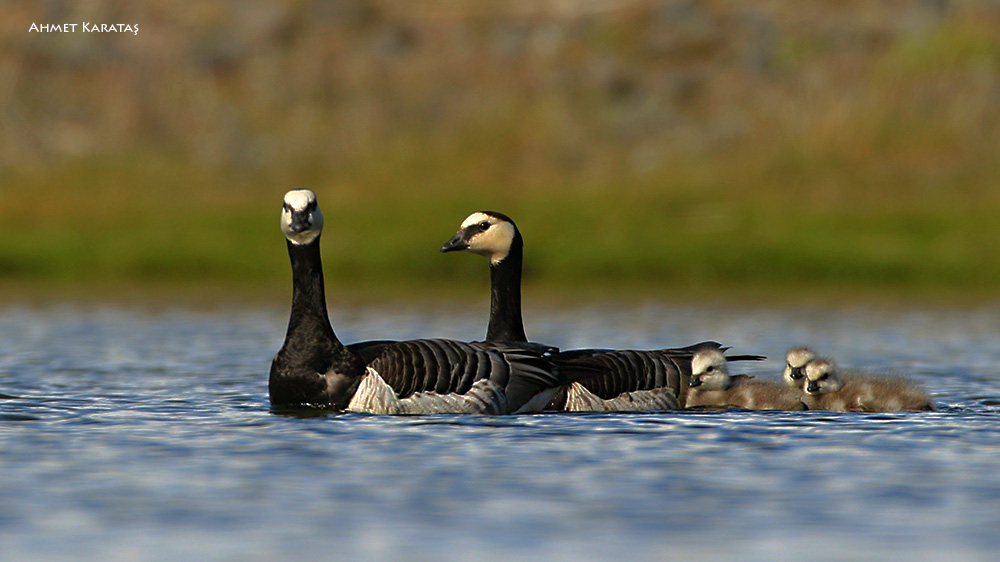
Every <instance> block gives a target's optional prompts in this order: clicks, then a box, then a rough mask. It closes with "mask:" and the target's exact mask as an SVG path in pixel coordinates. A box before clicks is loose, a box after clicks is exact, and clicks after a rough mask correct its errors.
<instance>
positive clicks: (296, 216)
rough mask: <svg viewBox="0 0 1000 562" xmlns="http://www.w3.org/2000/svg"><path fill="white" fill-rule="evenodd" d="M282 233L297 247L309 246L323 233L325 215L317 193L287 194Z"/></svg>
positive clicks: (282, 216)
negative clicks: (320, 206)
mask: <svg viewBox="0 0 1000 562" xmlns="http://www.w3.org/2000/svg"><path fill="white" fill-rule="evenodd" d="M281 231H282V232H284V233H285V238H288V240H289V241H290V242H291V243H292V244H296V245H302V244H308V243H310V242H312V241H313V240H315V239H316V238H317V237H318V236H319V235H320V233H321V232H323V213H322V211H320V209H319V204H318V203H317V202H316V194H315V193H313V192H312V191H310V190H308V189H295V190H292V191H289V192H288V193H286V194H285V201H284V206H283V207H282V209H281Z"/></svg>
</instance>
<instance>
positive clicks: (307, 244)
mask: <svg viewBox="0 0 1000 562" xmlns="http://www.w3.org/2000/svg"><path fill="white" fill-rule="evenodd" d="M323 222H324V221H323V214H322V212H321V211H320V208H319V205H318V203H317V201H316V195H315V194H314V193H313V192H312V191H310V190H307V189H299V190H293V191H289V192H288V193H287V194H286V195H285V198H284V206H283V208H282V212H281V229H282V231H283V232H284V234H285V238H286V241H287V247H288V255H289V259H290V261H291V266H292V308H291V313H290V315H289V320H288V330H287V332H286V335H285V340H284V343H283V344H282V346H281V349H280V350H279V351H278V353H277V354H276V355H275V357H274V360H273V361H272V363H271V371H270V376H269V381H268V390H269V394H270V399H271V404H272V406H273V407H276V408H299V407H309V408H322V409H331V410H349V411H358V412H371V413H382V414H431V413H478V414H507V413H519V412H532V411H539V410H541V409H542V407H544V406H545V404H546V403H547V402H548V401H549V399H550V398H551V395H552V394H553V393H554V392H555V391H556V389H557V388H559V387H561V386H563V385H565V384H567V383H568V379H566V378H564V376H563V375H562V374H561V373H560V371H559V369H558V367H557V365H556V362H554V361H553V360H552V359H551V358H547V357H544V356H543V355H542V354H541V353H538V352H536V351H534V350H530V349H526V348H521V347H518V346H515V345H483V344H475V343H468V342H461V341H455V340H447V339H422V340H409V341H370V342H359V343H355V344H351V345H346V346H345V345H344V344H343V343H341V341H340V340H339V339H338V338H337V335H336V334H335V333H334V330H333V327H332V325H331V324H330V319H329V315H328V312H327V306H326V294H325V287H324V279H323V264H322V259H321V255H320V235H321V233H322V230H323Z"/></svg>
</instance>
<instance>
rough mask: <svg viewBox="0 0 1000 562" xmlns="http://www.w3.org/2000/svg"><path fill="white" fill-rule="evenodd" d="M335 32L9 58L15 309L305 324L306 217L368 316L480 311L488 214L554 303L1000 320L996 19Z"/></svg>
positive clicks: (329, 26)
mask: <svg viewBox="0 0 1000 562" xmlns="http://www.w3.org/2000/svg"><path fill="white" fill-rule="evenodd" d="M57 4H60V3H58V2H56V3H48V4H42V3H32V2H27V3H21V4H19V6H21V7H22V8H24V7H26V6H27V7H29V8H32V9H27V8H26V9H18V10H14V9H13V8H10V9H9V10H8V8H0V15H3V16H5V17H4V18H0V19H3V20H4V21H7V22H9V26H10V29H11V30H17V29H21V27H18V26H22V24H23V26H22V27H23V28H24V29H27V27H28V25H29V23H30V22H31V21H36V20H38V21H44V20H45V18H46V17H48V16H49V15H51V14H48V15H47V13H46V12H45V10H46V9H47V8H44V6H55V5H57ZM99 4H100V5H103V4H102V2H97V3H94V5H99ZM175 4H176V5H175ZM320 4H322V3H320ZM320 4H315V3H298V2H280V3H275V7H274V8H273V9H271V10H258V11H253V10H251V11H245V10H243V9H242V8H241V4H240V3H238V2H229V1H226V0H216V1H213V2H208V3H205V5H206V6H208V7H207V8H204V9H203V10H201V11H195V12H192V11H189V10H188V8H186V7H185V5H184V3H171V2H167V3H165V4H162V5H160V7H159V8H157V9H156V10H153V9H152V8H144V7H142V6H141V5H137V6H135V7H122V6H119V7H118V8H116V9H120V10H121V11H122V13H121V14H120V16H121V18H120V19H122V21H126V20H127V21H139V22H140V25H141V26H142V29H143V30H144V32H143V33H140V34H139V35H136V36H130V37H124V36H122V37H117V36H115V37H110V36H109V37H97V36H86V35H82V34H80V35H65V36H59V37H55V36H41V35H38V34H30V35H29V34H27V33H21V32H20V31H17V32H13V31H12V32H11V33H8V34H6V35H5V37H4V39H3V41H2V42H0V76H3V77H4V78H5V79H4V80H3V83H4V84H5V87H4V88H2V89H0V108H2V109H4V114H5V120H4V126H3V127H0V182H2V185H3V192H2V194H0V240H2V242H3V243H2V244H0V285H3V286H5V287H9V288H12V290H16V289H15V288H16V287H22V288H24V290H25V291H26V292H30V291H32V290H36V289H40V290H41V291H42V292H48V291H60V292H70V293H72V292H84V293H87V292H90V293H95V294H105V293H118V292H128V293H135V292H138V293H139V294H142V292H143V291H145V290H149V291H153V290H155V291H166V292H169V291H170V290H171V288H172V287H173V288H175V289H176V290H178V291H182V292H188V291H190V292H198V291H204V292H206V293H211V292H213V291H218V292H219V293H222V294H248V295H274V296H276V297H284V296H285V294H286V292H287V282H288V267H287V263H286V255H285V250H284V246H283V244H284V241H283V239H282V237H281V236H280V234H279V231H278V228H277V217H278V213H279V210H280V199H281V196H282V194H283V193H284V192H285V191H286V190H287V189H289V188H293V187H309V188H312V189H314V190H315V191H317V193H318V194H319V196H320V200H321V203H322V205H323V207H324V210H325V214H326V217H327V231H326V234H325V253H326V262H327V265H328V269H329V271H330V274H329V275H328V278H329V279H328V280H329V282H330V283H331V284H332V285H335V286H336V287H337V288H338V289H339V290H341V291H343V292H346V293H351V294H359V295H362V294H363V295H376V296H378V295H382V296H385V295H413V294H417V295H429V294H430V295H433V294H444V295H450V294H452V292H454V291H459V292H467V293H468V294H472V295H475V294H479V291H482V290H483V289H484V281H485V272H484V268H485V265H484V264H483V263H482V260H481V259H479V258H477V257H474V256H465V255H461V256H453V255H447V256H445V255H440V254H439V253H438V252H437V248H438V246H439V245H440V244H441V243H442V242H443V241H444V240H446V239H447V238H448V237H449V236H450V235H451V234H452V233H453V232H454V230H455V228H456V227H457V226H458V224H459V223H460V221H461V220H462V219H463V218H464V217H465V216H466V215H467V214H469V213H470V212H472V211H474V210H480V209H493V210H498V211H503V212H506V213H507V214H509V215H511V216H513V217H514V218H515V219H516V220H517V221H518V224H519V226H520V227H521V229H522V231H523V233H524V235H525V238H526V241H527V248H526V252H527V260H528V263H527V265H526V272H525V274H526V283H527V284H528V286H529V287H530V288H531V290H534V291H538V292H539V293H540V294H544V295H550V296H552V298H559V297H558V296H559V295H563V294H566V293H575V294H585V293H593V294H599V295H608V296H613V297H630V296H634V295H643V296H649V297H654V298H667V299H669V298H688V297H697V298H718V297H719V296H720V295H722V296H724V297H725V298H729V299H732V300H740V299H742V298H754V299H769V300H775V299H776V300H781V299H784V298H805V299H809V298H816V299H850V298H853V297H860V296H864V298H868V299H873V300H878V299H882V298H903V299H914V300H923V299H937V300H940V299H947V300H968V301H976V300H979V299H991V300H993V299H1000V251H998V244H1000V226H998V221H997V220H996V217H998V216H1000V189H997V186H1000V133H998V131H1000V104H998V103H997V100H998V99H1000V9H998V8H997V7H996V6H995V5H994V4H991V3H986V2H954V3H928V2H922V1H916V0H914V1H902V2H894V3H891V5H890V4H885V3H882V4H877V5H876V4H872V3H860V2H859V3H851V2H847V3H821V4H815V5H810V6H805V5H803V4H802V3H801V2H793V1H791V0H788V1H781V2H774V3H769V4H768V5H767V6H766V7H762V6H745V5H744V3H741V2H727V1H721V2H716V1H711V2H709V1H693V2H689V1H684V2H680V1H677V2H669V1H668V2H653V1H647V0H636V1H632V2H620V3H608V4H607V5H605V4H603V3H573V2H570V3H563V4H564V6H563V8H564V11H558V10H555V11H553V10H554V9H553V10H548V9H542V8H539V9H535V8H531V7H530V6H527V5H521V4H520V3H517V2H512V3H502V4H491V3H485V2H480V1H476V0H468V1H462V2H453V3H447V4H440V5H439V4H438V3H435V2H430V3H426V4H425V3H421V4H420V7H419V8H413V9H409V8H403V7H399V6H395V5H394V4H392V3H383V2H378V1H365V0H361V1H359V2H356V3H351V5H350V6H349V7H342V8H337V9H333V12H330V11H328V10H326V9H325V8H323V7H322V6H321V5H320ZM563 4H560V5H563ZM108 5H110V3H109V4H108ZM116 6H117V5H116ZM345 6H346V5H345ZM4 10H7V11H4ZM150 10H152V11H150ZM157 10H158V11H157ZM338 10H341V11H338ZM57 11H58V10H57ZM57 15H58V14H57ZM84 15H85V14H84ZM53 17H55V16H53ZM546 298H548V297H546Z"/></svg>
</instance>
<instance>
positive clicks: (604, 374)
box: [441, 211, 763, 411]
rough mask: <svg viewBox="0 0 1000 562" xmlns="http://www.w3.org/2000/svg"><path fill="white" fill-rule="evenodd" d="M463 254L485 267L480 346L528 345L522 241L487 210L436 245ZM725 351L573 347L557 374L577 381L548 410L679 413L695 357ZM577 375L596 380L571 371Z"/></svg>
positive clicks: (562, 356)
mask: <svg viewBox="0 0 1000 562" xmlns="http://www.w3.org/2000/svg"><path fill="white" fill-rule="evenodd" d="M463 250H464V251H468V252H472V253H474V254H479V255H481V256H484V257H485V258H486V259H487V260H489V264H490V281H491V297H490V320H489V325H488V327H487V329H486V340H485V341H486V342H487V343H491V344H501V343H515V344H519V345H525V344H527V345H535V346H539V347H540V348H546V347H547V346H544V345H541V344H533V343H528V338H527V336H526V335H525V332H524V323H523V320H522V318H521V268H522V262H523V259H524V241H523V238H522V237H521V232H520V230H518V228H517V225H516V224H514V221H513V220H511V218H510V217H508V216H507V215H504V214H502V213H497V212H494V211H480V212H476V213H472V214H471V215H469V216H468V217H467V218H466V219H465V220H464V221H463V222H462V225H461V227H459V230H458V232H456V233H455V235H454V236H452V237H451V239H450V240H448V241H447V242H445V243H444V244H443V245H442V246H441V251H442V252H455V251H463ZM705 349H715V350H719V351H720V352H724V351H725V350H726V349H728V348H726V347H723V346H722V345H721V344H719V343H716V342H702V343H697V344H694V345H691V346H687V347H680V348H669V349H658V350H632V349H578V350H572V351H564V352H560V353H556V354H555V355H554V357H556V358H558V359H559V360H560V361H563V362H565V363H564V364H563V365H562V369H563V371H564V372H565V373H567V374H568V375H570V376H575V378H578V379H579V380H577V381H575V382H572V383H570V384H567V385H566V386H564V387H563V388H562V389H560V391H559V392H558V393H556V395H555V396H554V397H553V399H552V401H551V402H550V404H549V406H548V409H554V410H564V411H650V410H672V409H676V408H679V407H683V405H684V401H685V398H686V395H687V388H688V378H689V377H690V376H691V359H692V357H693V356H694V354H695V352H697V351H699V350H705ZM759 359H763V357H761V356H759V355H736V356H730V357H729V360H731V361H739V360H759ZM575 369H580V370H582V371H585V372H587V373H590V372H594V371H596V372H597V374H596V375H584V374H583V373H576V372H575Z"/></svg>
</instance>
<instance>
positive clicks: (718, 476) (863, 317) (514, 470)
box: [0, 304, 1000, 561]
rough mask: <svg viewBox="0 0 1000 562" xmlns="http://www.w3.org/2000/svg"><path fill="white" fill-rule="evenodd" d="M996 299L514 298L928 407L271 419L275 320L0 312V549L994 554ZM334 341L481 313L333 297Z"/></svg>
mask: <svg viewBox="0 0 1000 562" xmlns="http://www.w3.org/2000/svg"><path fill="white" fill-rule="evenodd" d="M998 312H1000V311H998V310H996V309H986V310H974V311H968V310H963V311H958V310H906V311H878V310H867V309H850V310H838V311H830V310H821V309H795V310H770V309H766V310H762V309H747V310H726V309H723V308H711V307H689V308H684V307H680V308H671V307H664V306H659V305H653V304H651V305H642V306H631V307H628V308H627V309H625V310H620V309H618V308H615V307H611V306H606V307H600V306H592V307H587V308H581V309H577V310H570V311H565V310H551V311H537V310H532V311H531V312H530V313H529V314H528V317H529V322H528V329H529V333H530V334H531V335H532V336H533V337H534V338H535V339H538V340H543V341H547V342H550V343H553V344H557V345H561V346H564V347H575V346H596V345H600V346H617V347H626V346H630V347H663V346H668V345H683V344H687V343H692V342H694V341H698V340H702V339H718V340H719V341H722V342H725V343H727V344H729V345H732V346H734V352H736V353H741V352H742V353H763V354H766V355H768V356H769V357H771V359H769V360H768V361H766V362H763V363H760V364H751V365H747V364H743V365H740V367H738V368H736V369H734V371H735V372H740V371H741V370H742V371H744V372H749V373H751V374H756V375H758V376H777V375H776V373H777V372H778V371H779V370H780V368H781V366H782V360H781V356H782V354H783V353H784V351H785V350H786V349H787V348H788V347H789V346H791V345H793V344H800V343H808V344H812V345H814V346H815V347H817V348H818V350H819V351H820V352H822V353H826V354H831V355H833V356H835V357H836V358H837V359H838V360H839V361H840V362H841V363H842V364H844V365H847V366H866V367H870V368H872V369H874V370H886V371H895V372H903V373H906V374H908V375H909V376H910V377H911V378H912V379H913V380H915V381H916V382H918V383H920V384H921V385H923V386H924V387H925V388H926V389H928V390H929V391H930V392H931V394H932V395H933V396H934V397H935V399H936V400H937V401H938V402H939V404H940V405H941V409H940V410H939V411H937V412H933V413H901V414H835V413H824V412H800V413H773V412H770V413H769V412H759V413H757V412H723V413H711V412H709V413H705V412H674V413H662V414H580V415H538V416H511V417H478V416H467V417H462V416H428V417H414V418H389V417H378V416H367V415H320V416H315V417H288V416H282V415H275V414H272V413H270V411H269V408H268V402H267V394H266V373H267V368H268V365H269V361H270V357H271V355H272V354H273V353H274V351H275V350H276V349H277V347H278V346H279V345H280V340H281V338H282V336H283V333H284V324H285V320H286V313H287V311H286V309H285V308H284V307H260V308H253V307H246V308H226V309H220V310H212V311H198V310H191V309H185V308H177V309H165V310H163V309H160V310H132V309H126V308H120V307H100V306H98V307H94V306H75V305H58V306H57V305H51V306H47V307H42V308H28V307H19V306H12V305H6V306H4V307H0V342H2V343H0V345H2V349H0V471H2V472H0V474H2V479H0V552H3V560H5V561H21V560H40V559H45V560H57V561H58V560H74V561H75V560H116V561H117V560H144V561H145V560H152V561H159V560H171V561H173V560H240V561H253V560H287V559H291V557H292V556H294V558H295V559H301V560H321V559H322V560H331V559H368V560H417V561H425V560H426V561H436V560H456V559H462V560H487V561H489V560H509V559H526V558H527V559H542V558H545V559H552V560H557V561H563V560H566V561H569V560H607V559H628V560H663V559H667V558H679V557H682V556H687V557H692V558H694V559H702V558H705V559H714V558H721V557H727V558H728V559H734V560H800V559H803V558H805V559H811V560H851V559H855V558H858V557H860V558H865V559H876V558H877V559H881V560H904V559H905V560H944V559H947V560H952V561H971V560H984V561H985V560H990V561H992V560H995V559H996V552H997V551H998V550H1000V537H998V533H997V531H998V529H1000V423H998V422H1000V337H998V335H1000V314H998ZM333 314H334V316H335V327H336V328H337V329H338V333H339V335H340V336H341V337H342V338H343V339H344V340H345V341H354V340H358V339H370V338H384V337H398V338H409V337H421V336H429V335H437V336H445V337H457V338H463V337H464V338H467V337H469V334H472V335H473V337H476V336H479V335H480V334H481V333H482V332H483V317H484V316H485V314H484V311H483V310H482V309H481V308H480V307H474V308H469V309H466V308H455V309H448V310H437V309H435V307H432V306H413V307H407V308H404V309H402V310H399V309H392V308H388V307H387V308H378V307H365V308H359V309H334V310H333Z"/></svg>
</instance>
